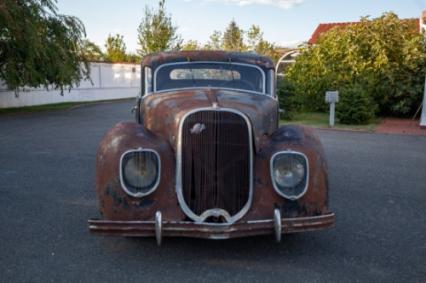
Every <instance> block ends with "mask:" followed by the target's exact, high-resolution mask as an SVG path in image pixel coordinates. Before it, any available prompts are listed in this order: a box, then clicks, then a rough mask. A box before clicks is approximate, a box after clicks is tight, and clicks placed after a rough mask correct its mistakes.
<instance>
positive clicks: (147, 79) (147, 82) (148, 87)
mask: <svg viewBox="0 0 426 283" xmlns="http://www.w3.org/2000/svg"><path fill="white" fill-rule="evenodd" d="M151 92H152V70H151V68H150V67H145V68H144V89H143V95H146V94H148V93H151Z"/></svg>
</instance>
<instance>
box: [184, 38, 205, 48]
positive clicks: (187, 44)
mask: <svg viewBox="0 0 426 283" xmlns="http://www.w3.org/2000/svg"><path fill="white" fill-rule="evenodd" d="M200 49H202V48H201V47H200V44H199V43H198V41H196V40H188V41H187V42H185V43H184V44H183V45H182V50H184V51H191V50H200Z"/></svg>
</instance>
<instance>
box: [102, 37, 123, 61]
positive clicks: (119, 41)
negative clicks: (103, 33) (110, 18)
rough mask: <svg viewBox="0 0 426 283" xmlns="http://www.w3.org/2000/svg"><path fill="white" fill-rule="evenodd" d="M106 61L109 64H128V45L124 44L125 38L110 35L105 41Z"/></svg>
mask: <svg viewBox="0 0 426 283" xmlns="http://www.w3.org/2000/svg"><path fill="white" fill-rule="evenodd" d="M105 48H106V53H105V57H106V60H107V61H109V62H126V60H127V55H126V44H125V43H124V40H123V36H122V35H120V34H116V35H114V36H112V35H108V38H107V39H106V41H105Z"/></svg>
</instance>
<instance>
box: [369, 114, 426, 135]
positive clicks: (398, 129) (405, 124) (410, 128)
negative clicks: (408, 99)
mask: <svg viewBox="0 0 426 283" xmlns="http://www.w3.org/2000/svg"><path fill="white" fill-rule="evenodd" d="M376 133H383V134H403V135H422V136H426V128H421V127H420V121H419V120H411V119H393V118H392V119H390V118H389V119H388V118H386V119H383V120H382V122H381V123H380V124H379V125H378V126H377V127H376Z"/></svg>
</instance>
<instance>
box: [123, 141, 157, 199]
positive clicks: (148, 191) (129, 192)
mask: <svg viewBox="0 0 426 283" xmlns="http://www.w3.org/2000/svg"><path fill="white" fill-rule="evenodd" d="M143 152H150V153H153V154H154V155H155V156H156V158H157V164H158V165H157V178H156V180H155V182H154V183H153V185H152V186H151V188H149V189H148V190H146V191H144V192H142V191H140V192H133V191H132V189H130V188H129V187H128V186H127V185H126V181H125V176H124V167H123V165H124V164H123V163H124V161H125V159H126V156H127V155H129V154H135V153H136V154H138V153H143ZM119 172H120V184H121V188H122V189H123V190H124V191H125V192H126V194H128V195H130V196H132V197H136V198H141V197H144V196H147V195H149V194H151V193H153V192H154V191H155V190H156V189H157V187H158V185H159V184H160V178H161V158H160V154H159V153H158V152H157V151H156V150H154V149H149V148H138V149H131V150H128V151H126V152H124V153H123V154H122V155H121V157H120V165H119Z"/></svg>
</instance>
